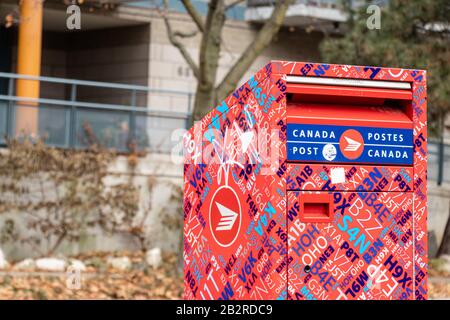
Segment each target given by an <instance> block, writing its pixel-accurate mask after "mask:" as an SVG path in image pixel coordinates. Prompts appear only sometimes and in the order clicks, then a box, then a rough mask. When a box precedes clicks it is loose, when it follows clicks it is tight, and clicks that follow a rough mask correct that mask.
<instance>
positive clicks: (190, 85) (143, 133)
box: [0, 0, 345, 151]
mask: <svg viewBox="0 0 450 320" xmlns="http://www.w3.org/2000/svg"><path fill="white" fill-rule="evenodd" d="M25 1H29V2H39V1H41V0H25ZM230 2H233V1H230ZM71 3H78V4H79V7H80V9H81V29H80V30H69V29H68V28H67V26H66V20H67V19H68V17H69V16H70V14H68V13H67V12H66V11H67V8H68V5H69V4H71ZM161 3H162V1H161V0H141V1H137V0H136V1H134V0H108V1H105V0H83V1H71V0H46V1H45V2H44V4H43V20H42V46H41V65H40V74H39V76H41V77H56V78H58V81H54V80H52V79H47V78H43V79H41V81H40V82H39V84H40V90H39V92H40V94H39V96H38V97H34V98H40V99H41V100H42V99H50V100H53V101H50V102H55V101H56V102H58V103H59V104H55V103H53V104H51V103H48V102H49V101H44V100H42V101H39V102H38V103H37V104H39V116H38V122H39V124H38V126H37V128H38V129H37V130H38V134H39V136H41V137H45V138H46V139H47V142H48V143H50V144H54V145H57V146H82V145H84V144H86V141H83V139H84V138H83V135H84V134H85V133H83V131H86V127H87V126H89V128H90V129H92V130H93V132H95V134H96V136H97V138H98V139H99V140H102V142H103V143H104V144H106V145H108V146H114V147H117V148H119V149H126V148H127V146H126V141H127V138H126V137H125V136H126V135H130V136H131V135H132V136H133V137H134V138H136V139H137V143H138V145H139V146H140V147H141V148H147V149H149V150H154V151H158V150H164V151H168V149H169V148H170V145H169V141H168V136H169V135H168V133H170V132H171V130H172V129H173V128H176V127H180V126H181V127H183V126H185V123H186V119H185V118H186V117H188V116H189V113H190V112H191V105H192V103H193V98H194V97H193V94H194V92H195V87H196V79H195V77H194V76H193V74H192V72H191V70H190V69H189V67H188V65H187V64H186V63H185V61H184V59H183V58H182V56H181V55H180V53H179V52H178V50H177V49H176V48H175V47H173V46H172V45H171V44H170V43H169V40H168V37H167V31H166V28H165V25H164V22H163V19H162V18H161V14H160V12H159V11H158V8H160V7H161ZM192 3H193V4H194V5H195V7H196V8H197V10H198V11H199V12H200V14H203V15H205V14H206V12H207V7H208V1H205V0H193V1H192ZM337 3H338V1H329V0H328V1H306V0H301V1H296V2H295V4H294V5H293V6H292V7H291V8H290V9H289V11H288V13H287V18H286V22H285V26H284V27H283V28H282V30H281V32H280V33H279V34H278V35H277V37H276V39H275V41H274V43H273V44H272V45H271V46H270V47H269V48H268V49H266V50H265V51H264V53H263V54H262V55H261V56H260V57H259V58H258V59H257V60H256V61H255V62H254V64H253V65H252V67H251V68H250V70H248V73H247V75H246V76H244V79H245V78H247V76H248V75H250V74H252V73H254V72H255V71H256V70H258V69H259V68H261V67H262V66H263V65H264V64H265V63H266V62H267V61H268V60H270V59H285V60H307V61H319V60H320V56H319V49H318V47H319V44H320V41H321V39H322V38H323V34H324V32H331V33H336V32H340V30H341V29H342V26H341V25H342V23H343V22H344V21H345V15H344V14H343V13H342V10H340V9H339V7H338V6H337ZM169 5H170V20H171V22H172V26H173V29H174V30H183V31H189V30H195V25H194V24H193V22H192V21H191V19H190V17H189V16H188V15H187V13H186V12H185V10H184V7H183V5H182V4H181V2H180V1H178V0H177V1H174V0H171V1H169ZM272 9H273V1H268V0H266V1H262V0H253V1H247V2H242V3H240V4H239V5H236V6H234V7H232V8H231V9H229V10H228V11H227V16H228V20H227V23H226V25H225V28H224V32H223V45H222V48H223V50H222V55H221V59H220V64H219V71H218V73H219V76H218V77H219V80H220V78H221V77H222V76H223V75H224V74H225V72H226V71H227V70H228V69H229V67H230V66H231V64H232V63H233V62H234V61H236V59H237V58H238V57H239V55H240V53H241V52H242V51H243V50H244V49H245V47H246V46H247V44H248V43H249V42H251V41H252V39H253V37H254V35H255V33H256V32H257V31H258V30H259V28H260V27H261V25H262V23H263V22H264V21H265V19H267V17H269V15H270V12H271V10H272ZM11 17H12V20H13V23H12V24H11V25H10V26H9V27H8V28H7V27H6V26H2V27H1V28H0V39H1V41H0V57H1V59H0V61H1V63H0V72H3V73H11V74H17V73H18V66H19V65H18V34H19V30H20V28H21V27H22V24H21V21H20V6H19V1H18V0H3V1H2V2H1V3H0V18H1V19H2V21H4V22H5V23H6V21H7V20H8V19H11ZM5 23H3V25H5ZM183 42H184V43H186V47H187V48H188V50H189V52H190V53H191V55H192V56H193V57H194V58H197V57H198V47H199V42H200V35H196V36H195V37H192V38H188V39H183ZM244 79H243V80H244ZM0 80H1V82H0V93H1V94H2V95H5V96H7V95H12V96H21V95H19V94H17V85H16V86H14V85H13V86H12V87H11V84H9V82H8V81H9V80H10V78H8V75H6V74H3V75H2V77H1V79H0ZM47 80H48V81H47ZM73 80H81V81H75V82H73ZM83 81H95V82H100V83H95V85H91V84H90V83H84V82H83ZM110 83H114V84H126V86H120V85H118V86H111V85H110ZM8 90H9V91H8ZM22 95H23V94H22ZM61 101H65V102H67V104H66V105H65V104H61V103H60V102H61ZM0 102H1V103H2V104H3V107H0V136H1V137H2V138H3V137H4V135H5V133H7V132H9V134H11V133H14V132H16V133H17V131H18V130H17V128H16V130H14V128H13V127H14V125H18V122H17V121H18V119H17V118H16V119H13V118H14V117H13V116H14V113H15V114H16V115H18V114H20V115H21V111H22V109H26V108H27V107H26V106H21V105H20V104H18V102H19V101H15V104H18V105H19V106H16V107H14V108H13V107H10V109H8V110H6V106H5V104H6V98H4V99H1V100H0ZM44 102H45V103H44ZM70 102H74V103H70ZM79 102H83V103H93V104H102V106H103V107H105V108H106V109H108V106H110V105H114V106H123V107H124V108H125V110H121V108H120V107H119V108H115V109H116V110H112V109H111V108H109V109H108V110H105V109H101V108H95V106H96V105H93V106H88V105H86V106H82V105H78V103H79ZM73 105H75V107H76V110H75V111H74V110H73V109H74V108H72V106H73ZM130 106H132V107H137V108H145V109H146V110H152V111H153V113H152V114H149V113H145V112H140V110H137V113H135V114H134V115H132V116H130V115H129V114H128V112H127V109H126V107H130ZM91 107H92V108H91ZM29 108H30V109H31V107H29ZM13 109H14V110H13ZM71 109H72V111H70V110H71ZM105 112H108V117H105V116H104V113H105ZM21 117H23V116H22V115H21ZM7 118H9V121H8V120H7ZM2 119H3V120H2ZM130 131H133V132H130ZM84 140H86V139H84Z"/></svg>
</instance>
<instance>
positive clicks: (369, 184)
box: [182, 61, 428, 300]
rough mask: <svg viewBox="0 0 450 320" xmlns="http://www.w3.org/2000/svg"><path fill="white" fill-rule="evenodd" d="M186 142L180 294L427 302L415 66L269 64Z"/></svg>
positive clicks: (420, 84)
mask: <svg viewBox="0 0 450 320" xmlns="http://www.w3.org/2000/svg"><path fill="white" fill-rule="evenodd" d="M182 143H183V150H184V160H185V163H184V204H183V208H184V210H183V211H184V262H185V263H184V284H185V290H184V295H185V298H186V299H206V300H209V299H222V300H229V299H280V300H329V299H339V300H356V299H367V300H413V299H416V300H422V299H427V297H428V289H427V281H428V280H427V264H428V258H427V250H428V249H427V222H426V221H427V206H426V202H427V193H426V181H427V180H426V168H427V165H426V159H427V127H426V78H425V71H422V70H409V69H397V68H379V67H362V66H348V65H329V64H316V63H305V62H290V61H271V62H270V63H268V64H267V65H266V66H265V67H264V68H262V69H261V70H260V71H259V72H257V73H256V74H254V75H253V76H252V77H251V78H250V79H249V80H248V81H247V82H246V83H245V84H243V85H242V86H241V87H239V88H237V89H236V90H235V91H234V92H232V93H231V94H230V95H229V96H228V97H227V98H226V99H225V100H224V101H222V102H221V103H220V104H219V105H218V106H217V107H216V108H215V109H213V110H212V111H211V112H210V113H209V114H207V115H206V116H205V117H204V118H203V119H202V120H201V121H198V122H196V123H195V124H194V126H193V127H192V128H191V129H190V130H189V131H187V132H186V134H185V135H184V136H183V142H182Z"/></svg>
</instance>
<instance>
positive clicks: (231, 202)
mask: <svg viewBox="0 0 450 320" xmlns="http://www.w3.org/2000/svg"><path fill="white" fill-rule="evenodd" d="M209 221H210V224H209V227H210V231H211V234H212V236H213V238H214V240H215V241H216V243H217V244H218V245H220V246H221V247H229V246H231V245H232V244H233V243H234V241H236V239H237V237H238V234H239V230H240V228H241V223H242V214H241V204H240V202H239V198H238V196H237V194H236V192H235V191H234V190H233V189H232V188H231V187H229V186H222V187H220V188H218V189H217V190H216V192H215V193H214V195H213V197H212V199H211V202H210V207H209Z"/></svg>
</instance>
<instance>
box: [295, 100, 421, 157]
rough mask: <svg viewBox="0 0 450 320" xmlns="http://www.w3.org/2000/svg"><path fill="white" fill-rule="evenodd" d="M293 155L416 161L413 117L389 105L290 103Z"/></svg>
mask: <svg viewBox="0 0 450 320" xmlns="http://www.w3.org/2000/svg"><path fill="white" fill-rule="evenodd" d="M287 159H288V161H302V162H333V163H360V164H383V165H403V166H405V165H406V166H411V165H412V164H413V122H412V120H411V119H410V118H409V116H408V115H407V114H406V113H405V112H404V110H403V109H401V108H395V107H391V106H386V105H377V106H371V105H351V104H348V105H346V104H332V103H327V104H324V103H308V102H299V103H295V102H290V103H288V107H287Z"/></svg>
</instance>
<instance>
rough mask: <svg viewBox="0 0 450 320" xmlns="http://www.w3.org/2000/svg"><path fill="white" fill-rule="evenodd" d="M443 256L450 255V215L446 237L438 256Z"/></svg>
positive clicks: (446, 227) (443, 238) (445, 231)
mask: <svg viewBox="0 0 450 320" xmlns="http://www.w3.org/2000/svg"><path fill="white" fill-rule="evenodd" d="M443 254H450V214H449V216H448V219H447V224H446V225H445V230H444V236H443V237H442V241H441V245H440V246H439V250H438V252H437V256H438V257H439V256H441V255H443Z"/></svg>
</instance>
